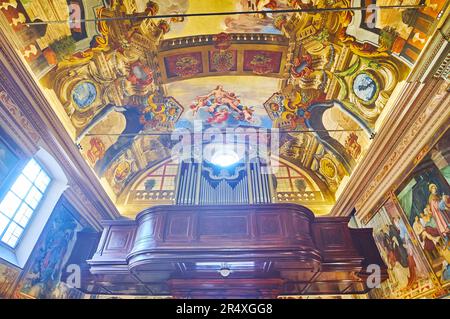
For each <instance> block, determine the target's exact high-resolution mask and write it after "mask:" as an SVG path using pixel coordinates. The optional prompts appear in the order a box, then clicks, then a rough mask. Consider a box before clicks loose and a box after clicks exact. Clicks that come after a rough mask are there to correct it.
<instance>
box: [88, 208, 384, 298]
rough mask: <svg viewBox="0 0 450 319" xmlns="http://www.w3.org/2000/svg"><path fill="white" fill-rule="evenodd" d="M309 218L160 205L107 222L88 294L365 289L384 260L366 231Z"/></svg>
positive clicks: (265, 294) (298, 211) (285, 212)
mask: <svg viewBox="0 0 450 319" xmlns="http://www.w3.org/2000/svg"><path fill="white" fill-rule="evenodd" d="M347 224H348V218H336V217H333V218H315V217H314V215H313V214H312V212H311V211H309V210H308V209H307V208H305V207H303V206H299V205H294V204H267V205H246V206H235V205H228V206H158V207H152V208H150V209H148V210H145V211H143V212H141V213H140V214H139V215H138V216H137V218H136V220H135V221H132V220H119V221H109V222H105V223H104V226H105V228H104V231H103V234H102V238H101V239H100V243H99V246H98V249H97V252H96V253H95V254H94V256H93V257H92V259H91V260H88V263H89V264H90V272H91V274H92V281H93V282H94V283H95V287H96V288H95V289H97V290H98V291H99V292H103V293H104V292H107V293H111V294H145V295H148V294H155V295H172V296H175V297H183V298H185V297H192V298H195V297H200V298H205V297H238V298H243V297H252V298H274V297H277V296H280V295H302V294H356V293H365V292H367V291H368V287H367V284H366V278H367V276H368V275H369V274H368V273H367V266H368V265H369V264H377V265H379V266H380V267H381V268H380V276H381V280H384V279H385V278H386V267H385V265H384V264H383V262H382V260H381V258H380V256H379V254H378V250H377V249H376V246H375V243H374V241H373V238H372V234H371V230H370V229H358V230H357V229H350V228H348V226H347Z"/></svg>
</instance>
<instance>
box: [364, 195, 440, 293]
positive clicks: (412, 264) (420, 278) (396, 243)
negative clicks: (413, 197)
mask: <svg viewBox="0 0 450 319" xmlns="http://www.w3.org/2000/svg"><path fill="white" fill-rule="evenodd" d="M407 223H408V222H407V221H406V219H405V218H404V214H403V213H402V211H401V210H400V209H399V207H398V206H397V205H396V203H395V202H394V201H393V200H392V199H389V200H388V201H386V202H385V203H384V204H383V206H382V207H381V208H380V209H379V210H378V211H377V212H376V213H375V215H374V216H373V217H372V219H371V220H370V221H369V222H368V223H367V224H366V225H365V226H364V227H370V228H373V236H374V239H375V242H376V245H377V247H378V249H379V251H380V254H381V257H382V258H383V261H384V262H385V264H386V265H387V267H388V274H389V279H388V280H386V281H385V282H383V283H382V284H381V286H380V288H378V289H374V291H372V292H371V294H374V295H377V296H376V297H378V298H383V297H389V298H414V297H417V296H418V295H420V294H421V293H423V292H424V291H428V290H429V289H431V288H432V287H433V283H432V282H431V280H430V278H429V275H428V273H429V271H428V270H427V268H426V264H425V262H424V259H422V257H421V253H420V251H419V248H418V247H417V246H415V245H414V244H413V240H412V238H414V237H413V234H412V230H411V227H408V226H407Z"/></svg>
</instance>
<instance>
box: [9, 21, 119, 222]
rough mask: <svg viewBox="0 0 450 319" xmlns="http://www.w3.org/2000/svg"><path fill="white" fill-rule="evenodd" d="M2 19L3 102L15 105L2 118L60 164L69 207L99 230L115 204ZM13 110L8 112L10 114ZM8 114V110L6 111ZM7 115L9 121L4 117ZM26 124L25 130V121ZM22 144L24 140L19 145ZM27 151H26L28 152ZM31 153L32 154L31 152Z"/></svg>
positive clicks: (113, 214) (112, 213) (114, 215)
mask: <svg viewBox="0 0 450 319" xmlns="http://www.w3.org/2000/svg"><path fill="white" fill-rule="evenodd" d="M5 26H6V24H5V20H4V17H3V16H2V15H0V43H2V44H9V45H2V46H0V78H1V81H2V82H1V84H2V87H3V89H4V90H2V92H3V93H2V94H3V99H6V98H7V99H8V101H10V103H11V105H15V106H16V110H17V111H15V112H5V110H2V113H1V115H2V117H4V120H6V123H9V124H10V125H9V127H10V131H11V130H12V129H13V126H14V125H13V124H11V121H14V122H15V123H16V125H15V126H16V128H14V129H15V130H21V131H22V134H21V135H20V136H22V137H23V136H27V137H28V138H29V140H30V141H29V142H28V143H25V144H27V146H30V144H36V142H39V144H40V146H43V147H45V148H46V150H47V151H48V152H50V153H51V154H52V155H53V156H54V157H55V159H56V160H57V161H58V162H59V163H60V164H61V167H62V168H63V169H64V171H65V173H66V175H67V177H68V179H69V186H70V187H69V189H68V190H67V191H66V193H65V194H66V195H67V197H68V198H69V200H71V199H72V200H71V202H72V204H74V206H75V207H77V208H78V209H79V211H80V213H81V214H82V215H84V217H86V219H87V220H88V221H90V222H91V224H93V226H95V227H99V225H100V224H99V221H100V220H102V219H115V218H118V217H120V214H119V212H118V211H117V209H116V207H115V205H114V204H113V202H112V201H111V200H110V198H109V197H108V195H107V194H106V192H105V191H104V190H103V187H102V186H101V184H100V182H99V180H98V179H97V177H96V176H95V174H94V173H93V171H92V170H91V169H90V168H89V166H88V165H87V163H86V162H85V160H84V159H83V158H82V156H81V154H80V152H79V151H78V149H77V147H76V145H75V144H74V142H73V141H72V139H71V138H70V136H69V134H68V133H67V131H66V130H65V128H64V127H63V124H62V123H61V121H60V120H59V118H58V117H57V115H56V113H55V112H54V110H53V108H52V105H50V103H49V101H48V99H47V98H46V97H45V95H44V93H43V92H42V90H41V88H40V86H39V84H38V83H37V81H36V79H35V78H34V77H33V75H32V72H31V71H30V70H29V68H28V66H27V65H26V64H25V62H24V61H23V60H22V59H21V57H20V56H19V54H18V52H19V51H18V50H17V49H16V48H14V47H13V46H12V45H11V44H12V43H14V39H11V38H10V36H9V35H8V34H9V33H8V32H5ZM12 109H13V108H11V109H10V111H11V110H12ZM6 111H8V109H7V110H6ZM8 113H9V117H10V118H9V119H7V118H6V116H7V115H8ZM24 121H25V122H26V123H29V126H28V127H27V126H26V125H24V123H25V122H24ZM31 131H35V132H36V133H37V134H38V136H39V139H36V140H35V138H33V135H32V134H31ZM21 144H22V145H24V141H22V143H21ZM28 151H29V152H30V150H28ZM31 152H32V153H33V151H32V150H31Z"/></svg>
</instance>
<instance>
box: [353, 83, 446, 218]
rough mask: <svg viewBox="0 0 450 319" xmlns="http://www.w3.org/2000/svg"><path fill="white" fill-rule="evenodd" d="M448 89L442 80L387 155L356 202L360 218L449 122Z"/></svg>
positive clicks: (399, 177) (419, 156)
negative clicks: (421, 110)
mask: <svg viewBox="0 0 450 319" xmlns="http://www.w3.org/2000/svg"><path fill="white" fill-rule="evenodd" d="M448 89H449V85H448V84H447V83H445V82H440V85H439V86H438V87H437V89H436V91H435V92H434V94H433V98H432V99H431V100H430V101H429V102H427V103H426V108H425V109H424V110H423V112H422V113H421V114H420V115H419V116H418V117H417V118H416V120H415V121H414V122H413V123H412V124H411V126H410V127H409V129H408V130H407V131H406V132H405V134H403V136H402V139H401V140H400V141H399V143H397V145H396V147H395V150H394V151H393V152H392V153H391V154H390V155H389V156H388V157H387V160H386V161H385V162H384V163H383V166H382V167H381V169H379V170H378V173H377V175H376V176H375V178H374V179H372V180H371V181H370V184H369V185H368V186H367V188H366V190H365V192H364V194H363V195H362V196H361V197H360V198H359V199H358V201H357V203H356V205H355V206H356V209H357V215H358V218H360V219H363V218H364V216H365V215H366V214H368V213H369V212H370V210H371V209H372V206H374V205H375V204H376V203H377V202H378V201H379V199H380V198H381V197H382V196H383V194H384V193H386V192H387V191H389V190H390V188H391V185H393V184H394V185H395V184H396V181H397V180H398V179H401V178H402V177H404V174H405V173H407V167H408V166H409V164H410V163H412V162H416V161H417V160H419V159H420V158H421V157H423V155H424V150H426V149H427V143H428V141H429V139H430V138H431V136H433V134H434V132H436V130H438V129H439V128H442V127H444V126H448V124H449V123H448V120H449V118H450V108H449V107H448V106H449V105H450V94H449V92H448Z"/></svg>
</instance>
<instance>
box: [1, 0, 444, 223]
mask: <svg viewBox="0 0 450 319" xmlns="http://www.w3.org/2000/svg"><path fill="white" fill-rule="evenodd" d="M419 2H420V1H419V0H409V1H406V2H405V1H396V0H377V1H376V0H355V1H346V0H338V1H335V0H332V1H325V0H313V1H300V0H221V1H204V0H154V1H146V0H109V1H106V0H105V1H101V0H70V1H68V0H67V1H66V0H51V1H49V0H33V1H25V0H22V1H19V0H17V1H16V0H0V11H2V13H3V15H4V17H5V18H6V19H7V21H8V23H9V24H10V29H11V38H12V39H16V40H17V41H15V40H14V41H12V42H14V43H15V44H13V43H11V45H18V46H19V49H20V51H21V53H22V55H23V58H24V59H25V60H26V62H27V63H28V65H29V67H30V71H31V72H32V73H33V74H34V75H35V77H36V80H37V81H38V82H39V83H40V84H41V87H42V90H43V91H44V92H45V94H46V95H47V97H48V99H49V100H50V101H51V103H52V105H53V106H54V111H55V112H56V114H57V115H58V117H59V118H60V120H61V122H62V123H63V124H64V126H65V128H66V129H67V131H68V132H69V134H70V136H71V137H72V139H73V142H74V143H76V144H78V145H79V147H80V152H81V154H82V155H83V157H84V158H85V159H86V162H87V163H88V164H89V165H90V167H91V168H92V170H93V172H94V173H95V174H96V176H97V177H98V178H99V180H100V181H101V183H102V185H103V186H104V188H105V190H106V192H107V193H108V194H109V195H110V197H111V199H112V201H113V202H115V203H116V205H117V206H118V208H119V210H120V211H121V212H122V213H123V214H126V215H133V214H135V213H137V212H138V211H139V209H142V207H145V206H148V205H155V204H161V203H171V202H172V199H173V191H174V189H175V184H176V178H175V176H176V173H177V172H176V164H174V163H173V161H172V159H171V150H172V147H173V145H174V143H175V142H174V140H172V139H171V137H170V133H171V132H173V131H175V130H178V129H192V128H193V125H194V121H196V120H198V121H199V122H200V123H201V124H202V126H203V128H211V127H212V128H217V129H220V130H224V129H226V128H236V127H245V128H264V129H274V128H277V129H279V130H280V135H279V137H280V139H279V149H278V150H277V153H278V154H276V155H275V154H273V158H274V159H275V160H274V162H273V163H275V164H273V165H277V166H279V167H282V168H283V169H281V170H280V172H279V173H278V175H277V177H279V179H280V182H279V183H278V185H279V189H278V190H277V191H278V193H279V195H280V196H279V198H278V200H279V201H291V202H301V203H303V204H305V205H306V206H308V205H309V206H310V207H312V208H313V210H314V211H315V212H316V213H318V214H326V213H327V212H328V211H329V209H330V208H331V207H332V205H333V203H334V201H335V200H336V198H337V197H338V196H339V194H340V193H341V192H342V190H343V189H344V187H345V185H346V182H347V181H348V179H349V178H351V173H352V171H353V170H354V168H355V167H356V165H358V163H359V162H360V161H361V159H362V158H363V157H364V156H365V153H366V152H367V150H368V148H369V147H370V142H371V137H372V136H373V134H376V131H377V130H378V128H379V127H380V126H381V125H383V119H384V117H385V115H386V114H387V112H388V110H389V109H390V108H392V107H395V105H394V103H393V101H394V100H395V97H396V96H397V95H398V94H399V90H400V88H401V83H402V81H404V80H405V79H406V78H407V76H408V74H409V72H410V71H411V69H412V68H413V67H414V63H415V62H416V61H417V59H418V57H419V55H420V52H421V50H422V49H423V48H424V47H425V45H426V43H427V41H428V40H429V37H430V36H431V35H432V34H433V32H434V30H435V28H436V21H437V19H436V18H437V17H438V15H439V14H440V12H442V10H444V9H445V8H444V6H446V5H448V4H446V1H444V0H426V1H425V6H424V7H423V8H421V9H401V10H399V9H383V10H379V11H377V12H373V11H370V10H369V11H336V12H331V11H328V12H323V11H322V12H315V13H312V12H309V13H305V12H303V13H301V12H296V13H275V12H273V11H274V10H283V9H289V8H295V9H312V8H317V9H321V8H348V7H356V6H363V7H367V6H368V5H370V4H376V5H378V6H385V5H406V4H408V5H417V4H419ZM420 4H422V3H420ZM247 10H249V11H251V10H258V11H265V13H255V14H245V15H210V16H203V17H198V16H197V17H180V16H175V17H168V18H167V17H166V18H164V17H163V18H161V17H158V15H176V14H185V13H187V14H195V13H205V12H209V13H214V12H216V13H219V12H235V11H247ZM69 13H70V14H69ZM133 17H134V18H137V19H129V18H133ZM149 17H150V18H149ZM69 18H71V19H75V20H79V19H88V20H89V21H86V22H83V23H79V22H78V21H75V22H73V23H71V24H69V23H50V24H41V23H36V22H39V21H65V20H67V19H69ZM94 18H100V20H98V21H93V20H92V19H94ZM117 18H119V19H117ZM26 22H34V24H33V23H32V24H28V25H27V24H26ZM281 180H288V181H289V183H288V184H289V185H288V184H286V183H284V182H282V181H281ZM298 181H300V182H298ZM149 185H150V186H149ZM158 188H159V191H160V192H151V191H149V189H150V190H157V189H158ZM146 190H147V192H145V193H144V191H146ZM294 194H295V196H294ZM298 194H300V195H301V196H297V195H298Z"/></svg>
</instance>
